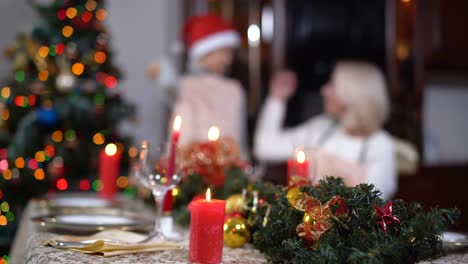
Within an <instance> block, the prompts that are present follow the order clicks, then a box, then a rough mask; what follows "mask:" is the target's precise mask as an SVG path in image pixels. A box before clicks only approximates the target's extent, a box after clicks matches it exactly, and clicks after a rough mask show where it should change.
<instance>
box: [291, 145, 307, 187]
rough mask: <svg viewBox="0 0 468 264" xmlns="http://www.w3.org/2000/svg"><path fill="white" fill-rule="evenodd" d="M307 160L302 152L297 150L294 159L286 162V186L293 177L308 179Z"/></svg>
mask: <svg viewBox="0 0 468 264" xmlns="http://www.w3.org/2000/svg"><path fill="white" fill-rule="evenodd" d="M309 166H310V164H309V160H308V159H307V155H306V153H305V152H304V150H297V151H296V152H295V155H294V158H293V159H290V160H288V185H289V184H290V183H291V180H292V179H293V177H301V178H305V179H308V178H309Z"/></svg>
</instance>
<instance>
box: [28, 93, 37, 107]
mask: <svg viewBox="0 0 468 264" xmlns="http://www.w3.org/2000/svg"><path fill="white" fill-rule="evenodd" d="M36 102H37V98H36V96H35V95H34V94H30V95H28V105H30V106H35V105H36Z"/></svg>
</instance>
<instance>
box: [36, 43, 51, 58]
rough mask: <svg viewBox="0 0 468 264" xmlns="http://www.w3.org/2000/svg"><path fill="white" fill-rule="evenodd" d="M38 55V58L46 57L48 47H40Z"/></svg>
mask: <svg viewBox="0 0 468 264" xmlns="http://www.w3.org/2000/svg"><path fill="white" fill-rule="evenodd" d="M38 53H39V56H41V57H42V58H45V57H47V55H49V47H46V46H42V47H40V48H39V51H38Z"/></svg>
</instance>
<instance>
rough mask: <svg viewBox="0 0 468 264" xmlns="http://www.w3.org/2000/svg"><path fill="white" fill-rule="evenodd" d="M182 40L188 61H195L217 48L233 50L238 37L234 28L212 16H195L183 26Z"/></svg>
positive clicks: (219, 18)
mask: <svg viewBox="0 0 468 264" xmlns="http://www.w3.org/2000/svg"><path fill="white" fill-rule="evenodd" d="M183 38H184V42H185V48H186V49H187V52H188V56H189V58H190V59H197V58H200V57H202V56H203V55H206V54H208V53H210V52H212V51H214V50H216V49H219V48H234V47H237V46H239V44H240V36H239V33H237V31H236V29H235V28H234V26H233V25H232V24H231V23H229V22H227V21H225V20H224V19H223V18H222V17H220V16H218V15H214V14H208V15H202V16H196V17H192V18H191V19H189V20H188V21H187V22H186V23H185V26H184V32H183Z"/></svg>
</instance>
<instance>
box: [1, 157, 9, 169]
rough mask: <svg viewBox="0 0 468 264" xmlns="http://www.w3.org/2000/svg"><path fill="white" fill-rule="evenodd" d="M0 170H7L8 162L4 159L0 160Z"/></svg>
mask: <svg viewBox="0 0 468 264" xmlns="http://www.w3.org/2000/svg"><path fill="white" fill-rule="evenodd" d="M0 170H2V171H5V170H8V160H6V159H3V160H0Z"/></svg>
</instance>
